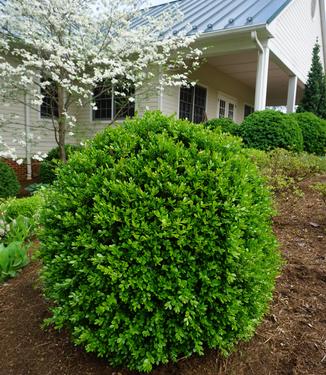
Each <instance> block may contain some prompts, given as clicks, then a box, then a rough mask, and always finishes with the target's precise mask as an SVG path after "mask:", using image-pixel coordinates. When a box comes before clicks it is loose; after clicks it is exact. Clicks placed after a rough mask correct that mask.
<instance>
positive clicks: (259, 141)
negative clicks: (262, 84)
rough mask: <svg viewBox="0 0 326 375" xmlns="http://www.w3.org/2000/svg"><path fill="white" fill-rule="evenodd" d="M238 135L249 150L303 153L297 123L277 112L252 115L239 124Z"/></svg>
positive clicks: (261, 112) (262, 112)
mask: <svg viewBox="0 0 326 375" xmlns="http://www.w3.org/2000/svg"><path fill="white" fill-rule="evenodd" d="M239 135H240V136H241V137H242V139H243V142H244V144H245V145H246V146H247V147H250V148H257V149H260V150H272V149H274V148H284V149H287V150H292V151H303V138H302V132H301V129H300V127H299V125H298V123H297V122H296V120H295V119H294V118H293V117H291V116H288V115H286V114H284V113H281V112H278V111H273V110H265V111H259V112H254V113H252V114H251V115H249V116H248V117H246V118H245V120H244V121H243V123H242V124H241V126H240V129H239Z"/></svg>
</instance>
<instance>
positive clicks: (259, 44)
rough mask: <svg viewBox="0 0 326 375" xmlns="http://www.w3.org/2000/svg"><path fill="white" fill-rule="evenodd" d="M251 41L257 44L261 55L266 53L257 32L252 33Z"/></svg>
mask: <svg viewBox="0 0 326 375" xmlns="http://www.w3.org/2000/svg"><path fill="white" fill-rule="evenodd" d="M251 40H252V41H253V42H254V43H255V44H256V46H257V48H258V49H259V50H260V52H261V53H263V52H264V47H263V45H262V44H261V42H260V40H259V39H258V35H257V31H256V30H255V31H252V32H251Z"/></svg>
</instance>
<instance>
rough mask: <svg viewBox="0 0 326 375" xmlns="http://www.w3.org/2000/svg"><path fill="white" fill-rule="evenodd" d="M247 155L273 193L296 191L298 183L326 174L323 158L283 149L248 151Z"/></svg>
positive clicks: (325, 162) (325, 163)
mask: <svg viewBox="0 0 326 375" xmlns="http://www.w3.org/2000/svg"><path fill="white" fill-rule="evenodd" d="M247 153H248V155H249V156H250V158H251V159H252V160H253V162H254V163H255V164H256V165H257V167H258V168H259V169H260V171H261V172H262V174H263V175H264V176H265V177H266V179H267V183H268V185H269V186H270V188H271V190H272V191H274V192H275V193H283V192H287V191H294V192H297V191H298V182H300V181H302V180H303V179H306V178H309V177H312V176H315V175H317V174H319V173H325V172H326V159H325V157H318V156H316V155H312V154H308V153H306V152H303V153H299V154H297V153H294V152H291V151H287V150H284V149H276V150H273V151H270V152H265V151H261V150H255V149H248V150H247Z"/></svg>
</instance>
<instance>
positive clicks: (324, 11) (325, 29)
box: [319, 0, 326, 71]
mask: <svg viewBox="0 0 326 375" xmlns="http://www.w3.org/2000/svg"><path fill="white" fill-rule="evenodd" d="M319 7H320V13H321V14H320V17H321V32H322V38H323V58H324V70H325V71H326V5H325V0H319Z"/></svg>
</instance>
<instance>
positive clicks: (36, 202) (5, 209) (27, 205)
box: [0, 194, 43, 220]
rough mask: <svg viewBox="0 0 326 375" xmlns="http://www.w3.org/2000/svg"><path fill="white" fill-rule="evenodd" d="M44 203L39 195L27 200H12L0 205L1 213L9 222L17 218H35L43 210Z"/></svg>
mask: <svg viewBox="0 0 326 375" xmlns="http://www.w3.org/2000/svg"><path fill="white" fill-rule="evenodd" d="M42 203H43V199H42V196H41V195H39V194H36V195H33V196H32V197H27V198H19V199H17V198H11V199H8V200H6V201H4V202H3V203H1V204H0V212H1V213H2V216H3V217H5V218H6V219H7V220H13V219H16V218H17V216H19V215H22V216H25V217H29V218H31V217H34V216H35V215H36V214H38V212H39V211H40V209H41V206H42Z"/></svg>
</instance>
